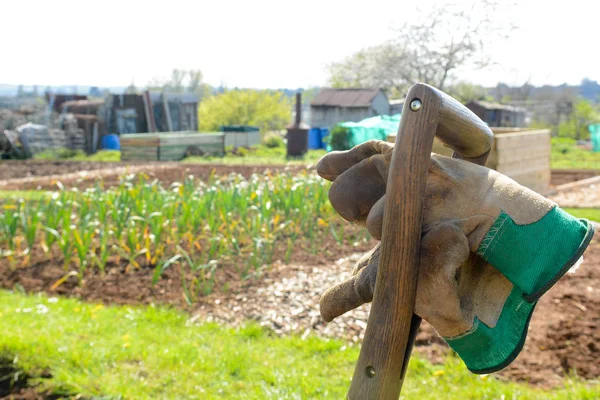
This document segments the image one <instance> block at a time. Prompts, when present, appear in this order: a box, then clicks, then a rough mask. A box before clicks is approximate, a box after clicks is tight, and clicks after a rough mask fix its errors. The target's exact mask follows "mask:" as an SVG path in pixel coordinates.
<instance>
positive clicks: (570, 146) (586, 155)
mask: <svg viewBox="0 0 600 400" xmlns="http://www.w3.org/2000/svg"><path fill="white" fill-rule="evenodd" d="M550 160H551V166H552V168H556V169H600V152H596V153H594V152H592V151H590V150H584V149H580V148H578V147H577V146H576V144H575V140H574V139H570V138H552V153H551V156H550Z"/></svg>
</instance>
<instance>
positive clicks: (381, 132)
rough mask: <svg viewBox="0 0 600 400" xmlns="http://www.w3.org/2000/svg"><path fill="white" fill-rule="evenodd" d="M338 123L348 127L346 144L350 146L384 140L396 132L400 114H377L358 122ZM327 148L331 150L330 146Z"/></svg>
mask: <svg viewBox="0 0 600 400" xmlns="http://www.w3.org/2000/svg"><path fill="white" fill-rule="evenodd" d="M339 125H340V126H343V127H344V128H347V129H348V144H349V145H350V148H352V147H354V146H356V145H357V144H361V143H364V142H366V141H368V140H371V139H379V140H386V139H387V136H388V135H389V134H390V133H397V132H398V127H399V126H400V114H395V115H378V116H375V117H370V118H366V119H363V120H362V121H360V122H342V123H340V124H339ZM327 150H328V151H329V150H331V148H330V146H328V147H327Z"/></svg>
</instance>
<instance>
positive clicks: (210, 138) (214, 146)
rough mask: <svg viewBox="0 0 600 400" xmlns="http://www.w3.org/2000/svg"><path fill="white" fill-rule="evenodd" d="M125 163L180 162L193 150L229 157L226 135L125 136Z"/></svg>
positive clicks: (123, 157)
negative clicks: (134, 161) (226, 152)
mask: <svg viewBox="0 0 600 400" xmlns="http://www.w3.org/2000/svg"><path fill="white" fill-rule="evenodd" d="M120 142H121V160H122V161H133V160H143V161H178V160H181V159H183V158H184V157H185V155H186V152H187V151H188V150H189V149H195V150H196V151H198V150H199V151H200V152H201V153H202V154H204V155H212V156H223V155H224V154H225V145H224V135H223V133H221V132H216V133H200V132H160V133H135V134H124V135H121V140H120Z"/></svg>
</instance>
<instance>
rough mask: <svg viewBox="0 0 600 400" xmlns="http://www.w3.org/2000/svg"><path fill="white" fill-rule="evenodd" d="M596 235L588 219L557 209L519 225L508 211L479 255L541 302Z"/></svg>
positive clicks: (526, 293) (495, 225)
mask: <svg viewBox="0 0 600 400" xmlns="http://www.w3.org/2000/svg"><path fill="white" fill-rule="evenodd" d="M593 235H594V228H593V225H592V224H591V223H590V222H589V221H588V220H587V219H578V218H575V217H573V216H572V215H570V214H568V213H566V212H565V211H563V210H561V209H560V208H559V207H558V206H555V207H553V208H552V209H551V210H550V211H548V213H547V214H546V215H544V216H543V217H542V218H541V219H539V220H538V221H536V222H533V223H531V224H527V225H517V224H516V223H515V222H514V221H513V220H512V218H511V217H510V216H509V215H508V214H506V213H505V212H504V211H502V212H501V213H500V215H499V216H498V217H497V218H496V220H495V221H494V224H493V225H492V227H491V228H490V230H489V231H488V233H487V234H486V236H485V238H484V239H483V240H482V241H481V244H480V245H479V248H478V249H477V254H479V255H480V256H481V257H482V258H483V259H484V260H486V261H487V262H489V263H490V264H491V265H492V266H494V268H496V269H497V270H498V271H500V272H501V273H502V274H503V275H504V276H506V278H507V279H508V280H509V281H511V282H512V284H513V285H515V286H517V287H518V288H519V289H520V290H521V291H522V292H523V297H524V298H525V300H527V301H529V302H534V301H537V300H538V299H539V298H540V297H541V296H542V295H543V294H544V293H546V291H548V289H550V288H551V287H552V286H553V285H554V284H555V283H556V282H557V281H558V280H559V279H560V278H561V277H562V276H563V275H564V274H565V273H566V272H567V271H568V270H569V269H570V268H571V267H572V266H573V265H574V264H575V263H576V262H577V261H578V260H579V258H580V257H581V255H582V254H583V252H584V251H585V249H586V248H587V246H588V244H589V242H590V240H591V239H592V236H593Z"/></svg>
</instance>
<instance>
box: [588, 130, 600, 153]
mask: <svg viewBox="0 0 600 400" xmlns="http://www.w3.org/2000/svg"><path fill="white" fill-rule="evenodd" d="M588 130H589V131H590V135H591V137H592V151H594V152H596V151H598V152H600V124H591V125H590V126H588Z"/></svg>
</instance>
